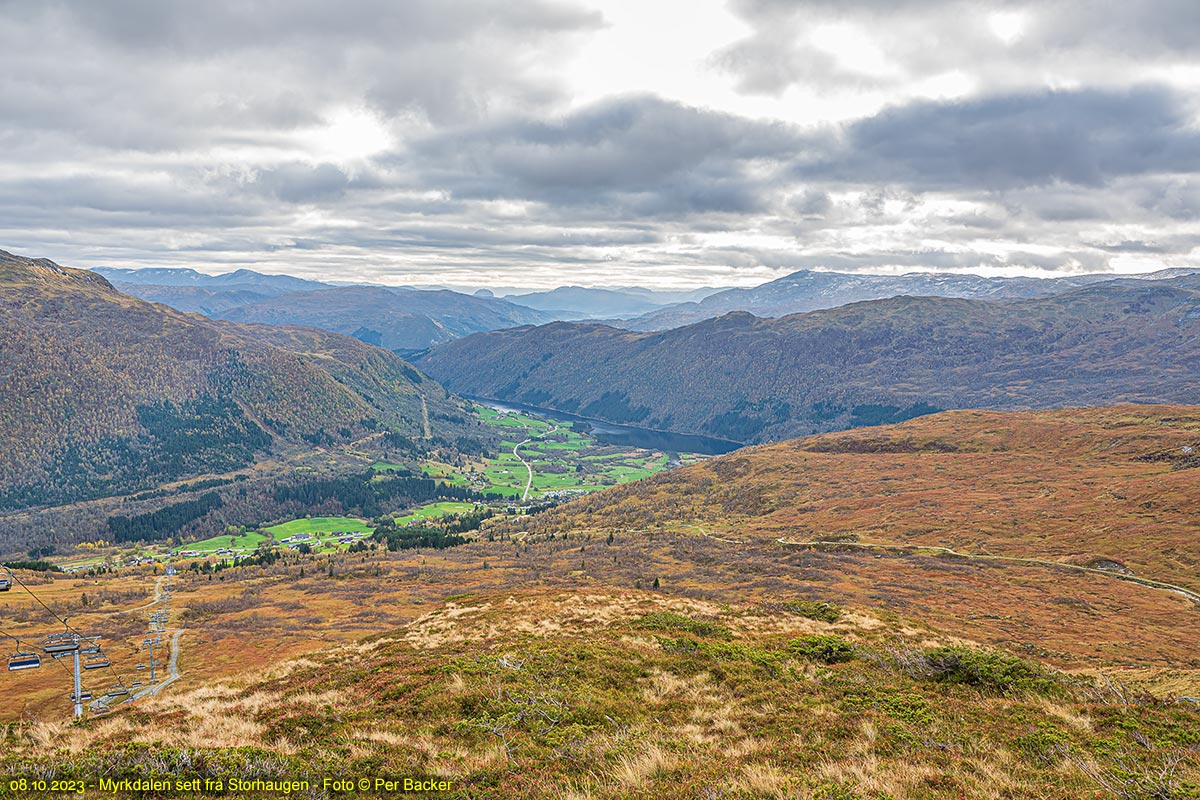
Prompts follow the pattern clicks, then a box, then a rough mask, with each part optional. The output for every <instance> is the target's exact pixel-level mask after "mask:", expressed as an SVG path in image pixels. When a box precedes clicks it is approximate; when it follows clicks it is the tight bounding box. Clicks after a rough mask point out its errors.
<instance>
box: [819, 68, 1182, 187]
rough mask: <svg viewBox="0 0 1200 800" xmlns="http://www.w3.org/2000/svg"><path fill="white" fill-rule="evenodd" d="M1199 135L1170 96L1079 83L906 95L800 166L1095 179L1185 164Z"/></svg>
mask: <svg viewBox="0 0 1200 800" xmlns="http://www.w3.org/2000/svg"><path fill="white" fill-rule="evenodd" d="M1198 164H1200V134H1198V132H1197V130H1196V129H1195V127H1194V126H1193V125H1192V124H1191V121H1190V118H1189V116H1188V114H1187V113H1186V111H1185V108H1184V106H1183V103H1182V101H1181V99H1180V98H1179V97H1177V96H1176V95H1175V94H1173V93H1171V92H1169V91H1167V90H1165V89H1162V88H1153V87H1145V88H1138V89H1132V90H1128V91H1104V90H1097V89H1085V90H1078V91H1062V92H1054V91H1043V92H1038V93H1029V94H1016V95H1007V96H993V97H983V98H979V99H973V100H968V101H964V102H950V103H945V102H943V103H935V102H922V103H911V104H909V105H906V106H900V107H896V108H890V109H887V110H885V111H883V112H881V113H880V114H877V115H876V116H874V117H870V118H868V119H865V120H862V121H860V122H857V123H854V124H853V125H851V126H849V128H848V129H847V130H846V131H845V134H844V137H843V138H842V139H841V140H840V141H838V142H836V143H834V144H832V145H831V148H830V152H828V153H826V154H824V155H823V156H822V157H820V158H819V159H817V160H815V161H814V162H810V163H808V164H805V165H802V166H801V168H800V170H799V171H800V174H801V175H804V176H817V177H822V178H826V179H834V180H845V181H851V182H858V183H878V182H884V183H900V184H903V185H906V186H910V187H914V188H918V189H937V188H953V187H959V188H961V187H969V188H976V189H1009V188H1016V187H1022V186H1038V185H1045V184H1052V183H1056V182H1063V183H1070V184H1076V185H1081V186H1100V185H1102V184H1103V183H1105V182H1106V181H1108V180H1110V179H1112V178H1115V177H1119V176H1124V175H1134V174H1144V173H1171V172H1192V171H1193V170H1195V169H1196V167H1197V165H1198Z"/></svg>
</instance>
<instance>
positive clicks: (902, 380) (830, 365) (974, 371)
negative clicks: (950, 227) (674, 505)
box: [418, 276, 1200, 442]
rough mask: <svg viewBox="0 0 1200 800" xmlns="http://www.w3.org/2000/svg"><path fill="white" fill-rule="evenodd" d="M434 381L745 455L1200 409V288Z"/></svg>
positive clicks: (927, 314)
mask: <svg viewBox="0 0 1200 800" xmlns="http://www.w3.org/2000/svg"><path fill="white" fill-rule="evenodd" d="M418 363H419V364H420V366H421V368H422V369H424V370H426V371H427V372H428V373H429V374H430V375H432V376H433V377H434V378H436V379H438V380H441V381H443V382H444V383H445V384H446V386H447V388H449V389H451V390H452V391H456V392H461V393H464V394H470V395H475V396H481V397H491V398H496V399H500V400H511V401H517V402H524V403H529V404H532V405H540V406H543V407H547V408H554V409H558V410H561V411H567V412H571V413H575V414H580V415H583V416H588V417H595V418H599V419H603V420H607V421H610V422H619V423H622V422H623V423H632V424H635V425H641V426H644V427H650V428H659V429H664V430H670V431H676V432H680V433H697V434H706V435H712V436H717V437H721V438H726V439H734V440H737V441H747V442H762V441H771V440H779V439H784V438H788V437H790V436H797V435H802V434H806V433H814V432H820V431H827V430H837V429H844V428H849V427H856V426H862V425H873V424H880V423H886V422H896V421H900V420H903V419H905V418H909V417H913V416H917V415H919V414H922V413H929V412H930V411H936V410H939V409H947V408H998V409H1019V408H1047V407H1055V406H1066V405H1084V404H1106V403H1114V402H1124V401H1131V402H1145V403H1152V402H1191V401H1194V400H1195V399H1196V394H1195V386H1196V381H1195V374H1196V368H1197V366H1198V365H1200V277H1196V276H1184V277H1176V278H1173V279H1171V280H1162V281H1154V282H1148V281H1113V282H1110V283H1102V284H1097V285H1094V286H1089V287H1085V288H1082V289H1076V290H1074V291H1071V292H1068V293H1065V294H1060V295H1054V296H1051V297H1039V298H1034V299H1018V300H969V299H951V298H935V297H896V298H891V299H887V300H874V301H869V302H862V303H853V304H850V305H846V306H841V307H839V308H835V309H828V310H823V311H813V312H810V313H806V314H795V315H791V316H787V317H782V318H780V319H760V318H757V317H754V316H752V315H750V314H748V313H745V312H736V313H731V314H728V315H726V316H723V317H719V318H717V319H710V320H706V321H704V322H700V323H696V324H694V325H689V326H685V327H682V328H676V329H674V330H669V331H662V332H657V333H638V332H631V331H624V330H617V329H615V328H611V327H607V326H604V325H600V324H596V323H564V322H558V323H553V324H550V325H545V326H541V327H526V328H516V329H513V330H507V331H496V332H492V333H486V334H476V335H474V336H469V337H467V338H465V339H461V340H458V341H455V342H450V343H447V344H445V345H441V346H439V347H436V348H434V349H433V350H431V351H430V352H429V353H428V354H426V355H424V356H422V357H421V358H420V359H419V361H418Z"/></svg>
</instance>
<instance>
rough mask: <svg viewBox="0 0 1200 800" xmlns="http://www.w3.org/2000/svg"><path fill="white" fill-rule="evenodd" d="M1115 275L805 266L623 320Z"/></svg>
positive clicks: (981, 291)
mask: <svg viewBox="0 0 1200 800" xmlns="http://www.w3.org/2000/svg"><path fill="white" fill-rule="evenodd" d="M1197 271H1200V270H1183V269H1178V270H1163V271H1162V272H1160V273H1154V274H1151V275H1144V276H1138V278H1139V279H1147V280H1153V279H1161V278H1171V277H1179V276H1180V275H1186V274H1190V273H1192V272H1197ZM1114 277H1116V276H1113V275H1076V276H1070V277H1065V278H1025V277H1014V278H1004V277H995V278H985V277H982V276H979V275H961V274H953V273H939V272H914V273H910V274H907V275H865V274H858V273H845V272H816V271H813V270H801V271H799V272H795V273H792V274H791V275H786V276H784V277H782V278H779V279H778V280H774V281H770V282H769V283H764V284H762V285H761V286H755V287H752V288H749V289H727V290H725V291H723V292H718V293H716V294H713V295H710V296H708V297H705V298H703V299H702V300H700V301H699V302H694V303H681V304H679V305H675V306H671V307H669V308H664V309H661V310H659V311H653V312H650V313H647V314H643V315H642V316H640V317H636V318H634V319H630V320H627V321H625V322H622V323H621V327H623V328H628V329H629V330H637V331H657V330H667V329H668V328H678V327H680V326H681V325H691V324H693V323H696V322H700V321H701V320H705V319H711V318H713V317H719V316H721V315H723V314H728V313H729V312H731V311H748V312H750V313H751V314H754V315H755V316H758V317H783V316H786V315H788V314H799V313H803V312H806V311H817V310H820V309H823V308H836V307H837V306H842V305H846V304H847V303H859V302H862V301H864V300H882V299H885V298H888V297H901V296H904V295H908V296H913V297H960V298H971V297H977V298H1019V297H1037V296H1040V295H1049V294H1058V293H1061V292H1067V291H1070V290H1072V289H1076V288H1079V287H1082V286H1089V285H1091V284H1094V283H1101V282H1104V281H1110V280H1112V279H1113V278H1114Z"/></svg>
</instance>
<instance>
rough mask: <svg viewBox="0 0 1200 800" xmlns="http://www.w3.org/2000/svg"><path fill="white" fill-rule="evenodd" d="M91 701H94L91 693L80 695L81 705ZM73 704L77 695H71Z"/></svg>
mask: <svg viewBox="0 0 1200 800" xmlns="http://www.w3.org/2000/svg"><path fill="white" fill-rule="evenodd" d="M91 699H92V693H91V692H84V693H82V694H81V695H79V702H81V703H86V702H87V701H88V700H91ZM71 702H72V703H74V702H75V695H71Z"/></svg>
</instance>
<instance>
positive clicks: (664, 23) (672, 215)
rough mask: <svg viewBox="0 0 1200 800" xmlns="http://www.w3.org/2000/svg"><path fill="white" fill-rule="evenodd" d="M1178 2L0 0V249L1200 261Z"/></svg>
mask: <svg viewBox="0 0 1200 800" xmlns="http://www.w3.org/2000/svg"><path fill="white" fill-rule="evenodd" d="M1198 41H1200V4H1197V3H1195V2H1189V1H1185V0H1142V2H1138V3H1124V4H1115V3H1110V2H1105V1H1102V0H1042V2H1031V1H1029V2H1023V1H1022V0H949V1H946V0H898V1H897V2H888V3H883V2H879V0H838V2H834V0H806V2H793V1H792V0H728V2H719V1H718V0H711V1H708V2H701V3H695V2H685V1H684V0H655V2H650V3H647V2H636V0H529V2H523V3H519V4H512V3H506V2H499V0H436V1H435V0H408V2H404V3H392V2H382V0H347V1H346V2H339V3H331V2H327V1H324V0H321V1H319V0H296V1H295V2H288V3H281V2H263V3H253V4H248V3H244V2H235V0H212V2H206V3H159V2H151V0H90V1H89V2H79V1H77V0H47V2H41V3H16V2H3V1H2V0H0V76H3V77H0V107H3V109H4V113H3V115H2V118H0V248H3V249H7V250H10V251H13V252H19V253H23V254H29V255H33V256H44V257H48V258H51V259H54V260H55V261H58V262H60V263H63V264H69V265H72V266H79V267H96V266H108V267H118V268H129V267H192V268H194V269H196V270H198V271H200V272H204V273H223V272H230V271H233V270H236V269H238V268H251V269H255V270H258V271H260V272H265V273H283V272H286V273H289V274H292V275H295V276H298V277H302V278H310V279H319V280H323V281H356V282H374V283H381V284H387V285H392V286H399V285H445V286H455V287H470V289H471V290H472V291H473V290H474V289H475V288H479V287H488V288H492V289H493V291H495V292H496V294H497V295H502V294H507V293H509V291H508V290H506V289H504V287H509V289H515V288H517V287H519V288H520V289H521V290H522V291H539V290H545V289H551V288H554V287H557V286H591V287H628V286H641V287H647V288H670V289H678V290H688V289H698V288H701V287H706V286H711V287H731V286H738V287H742V286H753V285H758V284H762V283H764V282H767V281H770V280H774V279H776V278H779V277H781V276H783V275H786V274H788V273H792V272H795V271H797V270H800V269H824V270H835V271H840V272H851V273H853V272H872V273H881V274H899V273H905V272H912V271H941V272H969V273H976V274H980V275H986V276H995V275H1009V276H1011V275H1030V276H1040V277H1054V276H1062V275H1077V274H1083V273H1095V272H1147V271H1152V270H1157V269H1162V268H1166V267H1177V266H1189V265H1194V264H1196V263H1197V262H1198V261H1200V250H1198V249H1197V248H1198V246H1200V223H1198V222H1197V220H1198V219H1200V125H1198V122H1200V120H1198V117H1197V112H1198V103H1197V100H1196V98H1197V97H1198V96H1200V93H1198V92H1197V89H1200V55H1198V54H1200V48H1198V46H1197V44H1196V43H1197V42H1198Z"/></svg>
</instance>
